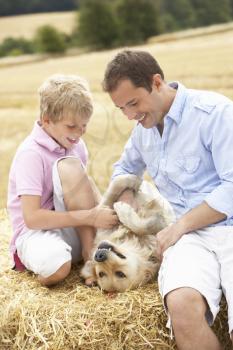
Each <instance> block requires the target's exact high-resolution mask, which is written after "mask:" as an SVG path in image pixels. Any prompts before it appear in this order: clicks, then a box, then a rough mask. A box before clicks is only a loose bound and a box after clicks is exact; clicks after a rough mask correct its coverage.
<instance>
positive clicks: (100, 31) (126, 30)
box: [77, 0, 233, 48]
mask: <svg viewBox="0 0 233 350" xmlns="http://www.w3.org/2000/svg"><path fill="white" fill-rule="evenodd" d="M97 14H98V15H97ZM232 19H233V0H221V1H219V0H137V1H135V0H112V1H109V0H80V16H79V26H78V30H77V36H78V37H79V41H80V43H81V44H82V45H85V44H88V45H89V46H93V47H95V48H101V47H102V48H104V47H106V48H107V47H114V46H118V45H128V44H136V43H140V42H143V41H145V40H146V39H147V38H148V37H150V36H153V35H157V34H162V33H167V32H172V31H176V30H180V29H186V28H195V27H200V26H208V25H210V24H215V23H224V22H228V21H231V20H232Z"/></svg>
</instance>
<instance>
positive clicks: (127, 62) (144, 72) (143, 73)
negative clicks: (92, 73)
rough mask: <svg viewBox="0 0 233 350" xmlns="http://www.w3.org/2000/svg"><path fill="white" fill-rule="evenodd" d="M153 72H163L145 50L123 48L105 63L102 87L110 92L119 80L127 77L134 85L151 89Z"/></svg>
mask: <svg viewBox="0 0 233 350" xmlns="http://www.w3.org/2000/svg"><path fill="white" fill-rule="evenodd" d="M154 74H160V75H161V78H162V79H164V74H163V71H162V69H161V68H160V66H159V64H158V62H157V61H156V60H155V59H154V57H153V56H152V55H151V54H149V53H148V52H146V51H130V50H124V51H122V52H120V53H118V54H117V55H116V56H115V57H114V58H113V60H112V61H111V62H109V64H108V65H107V68H106V71H105V75H104V80H103V89H104V91H106V92H112V91H114V90H115V89H116V88H117V85H118V84H119V82H120V81H122V80H125V79H129V80H130V81H131V82H132V83H133V84H134V85H135V86H136V87H144V88H145V89H147V90H148V91H149V92H151V91H152V79H153V75H154Z"/></svg>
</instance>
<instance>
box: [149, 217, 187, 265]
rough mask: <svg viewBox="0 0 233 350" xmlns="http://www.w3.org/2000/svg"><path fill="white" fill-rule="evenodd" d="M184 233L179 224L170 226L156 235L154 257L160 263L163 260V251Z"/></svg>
mask: <svg viewBox="0 0 233 350" xmlns="http://www.w3.org/2000/svg"><path fill="white" fill-rule="evenodd" d="M184 233H185V232H184V229H183V227H182V226H181V225H180V224H179V223H175V224H171V225H169V226H167V227H165V228H164V229H163V230H161V231H159V232H158V233H157V235H156V239H157V247H156V256H157V258H158V259H159V260H160V261H162V259H163V253H164V252H165V250H166V249H167V248H169V247H170V246H172V245H173V244H175V243H176V242H177V241H178V240H179V239H180V238H181V237H182V236H183V234H184Z"/></svg>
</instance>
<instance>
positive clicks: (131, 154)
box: [112, 129, 146, 179]
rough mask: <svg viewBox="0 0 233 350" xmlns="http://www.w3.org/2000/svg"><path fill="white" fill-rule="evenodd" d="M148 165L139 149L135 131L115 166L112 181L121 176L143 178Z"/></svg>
mask: <svg viewBox="0 0 233 350" xmlns="http://www.w3.org/2000/svg"><path fill="white" fill-rule="evenodd" d="M145 168H146V165H145V163H144V161H143V159H142V156H141V153H140V151H139V149H138V147H137V133H136V130H135V129H134V130H133V132H132V134H131V136H130V138H129V140H128V142H127V143H126V145H125V148H124V151H123V153H122V156H121V158H120V159H119V161H118V162H116V163H115V164H114V171H113V175H112V179H114V178H115V177H117V176H119V175H124V174H134V175H137V176H139V177H142V175H143V173H144V171H145Z"/></svg>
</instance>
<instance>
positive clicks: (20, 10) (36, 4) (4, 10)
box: [0, 0, 78, 16]
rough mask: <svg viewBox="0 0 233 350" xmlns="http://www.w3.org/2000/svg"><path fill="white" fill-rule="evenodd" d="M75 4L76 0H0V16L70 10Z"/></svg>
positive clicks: (75, 6) (74, 7)
mask: <svg viewBox="0 0 233 350" xmlns="http://www.w3.org/2000/svg"><path fill="white" fill-rule="evenodd" d="M77 6H78V1H77V0H29V1H28V0H0V16H13V15H22V14H27V13H39V12H56V11H71V10H74V9H76V8H77Z"/></svg>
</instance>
